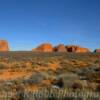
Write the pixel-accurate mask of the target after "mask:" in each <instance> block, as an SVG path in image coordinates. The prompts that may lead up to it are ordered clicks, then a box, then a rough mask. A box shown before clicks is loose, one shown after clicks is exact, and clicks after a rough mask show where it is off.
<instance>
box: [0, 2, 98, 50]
mask: <svg viewBox="0 0 100 100" xmlns="http://www.w3.org/2000/svg"><path fill="white" fill-rule="evenodd" d="M0 39H5V40H7V41H8V42H9V46H10V49H11V50H31V49H32V48H33V47H36V46H37V45H39V44H41V43H44V42H50V43H52V44H53V45H57V44H59V43H63V44H66V45H70V44H75V45H81V46H83V47H88V48H90V49H91V50H94V49H95V48H100V0H0Z"/></svg>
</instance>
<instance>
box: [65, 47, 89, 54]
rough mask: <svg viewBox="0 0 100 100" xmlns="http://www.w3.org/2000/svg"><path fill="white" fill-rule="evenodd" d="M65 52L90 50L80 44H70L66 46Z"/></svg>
mask: <svg viewBox="0 0 100 100" xmlns="http://www.w3.org/2000/svg"><path fill="white" fill-rule="evenodd" d="M66 49H67V52H75V53H85V52H90V51H89V49H88V48H83V47H80V46H75V45H70V46H66Z"/></svg>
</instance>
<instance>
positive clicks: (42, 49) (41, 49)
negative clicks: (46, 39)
mask: <svg viewBox="0 0 100 100" xmlns="http://www.w3.org/2000/svg"><path fill="white" fill-rule="evenodd" d="M33 51H36V52H53V47H52V45H51V44H50V43H44V44H41V45H40V46H38V47H37V48H35V49H33Z"/></svg>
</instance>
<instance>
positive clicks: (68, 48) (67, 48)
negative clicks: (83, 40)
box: [32, 43, 90, 53]
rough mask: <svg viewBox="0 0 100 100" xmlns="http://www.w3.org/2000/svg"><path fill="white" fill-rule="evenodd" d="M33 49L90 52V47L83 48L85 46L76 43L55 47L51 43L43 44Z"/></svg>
mask: <svg viewBox="0 0 100 100" xmlns="http://www.w3.org/2000/svg"><path fill="white" fill-rule="evenodd" d="M32 51H36V52H75V53H85V52H90V51H89V49H88V48H83V47H80V46H76V45H69V46H64V45H63V44H59V45H57V46H55V47H53V46H52V45H51V44H50V43H44V44H41V45H39V46H38V47H37V48H34V49H32Z"/></svg>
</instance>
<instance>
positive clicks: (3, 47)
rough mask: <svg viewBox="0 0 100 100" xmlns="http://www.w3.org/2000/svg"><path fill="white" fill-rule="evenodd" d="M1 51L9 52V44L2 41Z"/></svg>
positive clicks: (0, 44)
mask: <svg viewBox="0 0 100 100" xmlns="http://www.w3.org/2000/svg"><path fill="white" fill-rule="evenodd" d="M0 51H9V47H8V42H7V41H5V40H0Z"/></svg>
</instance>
